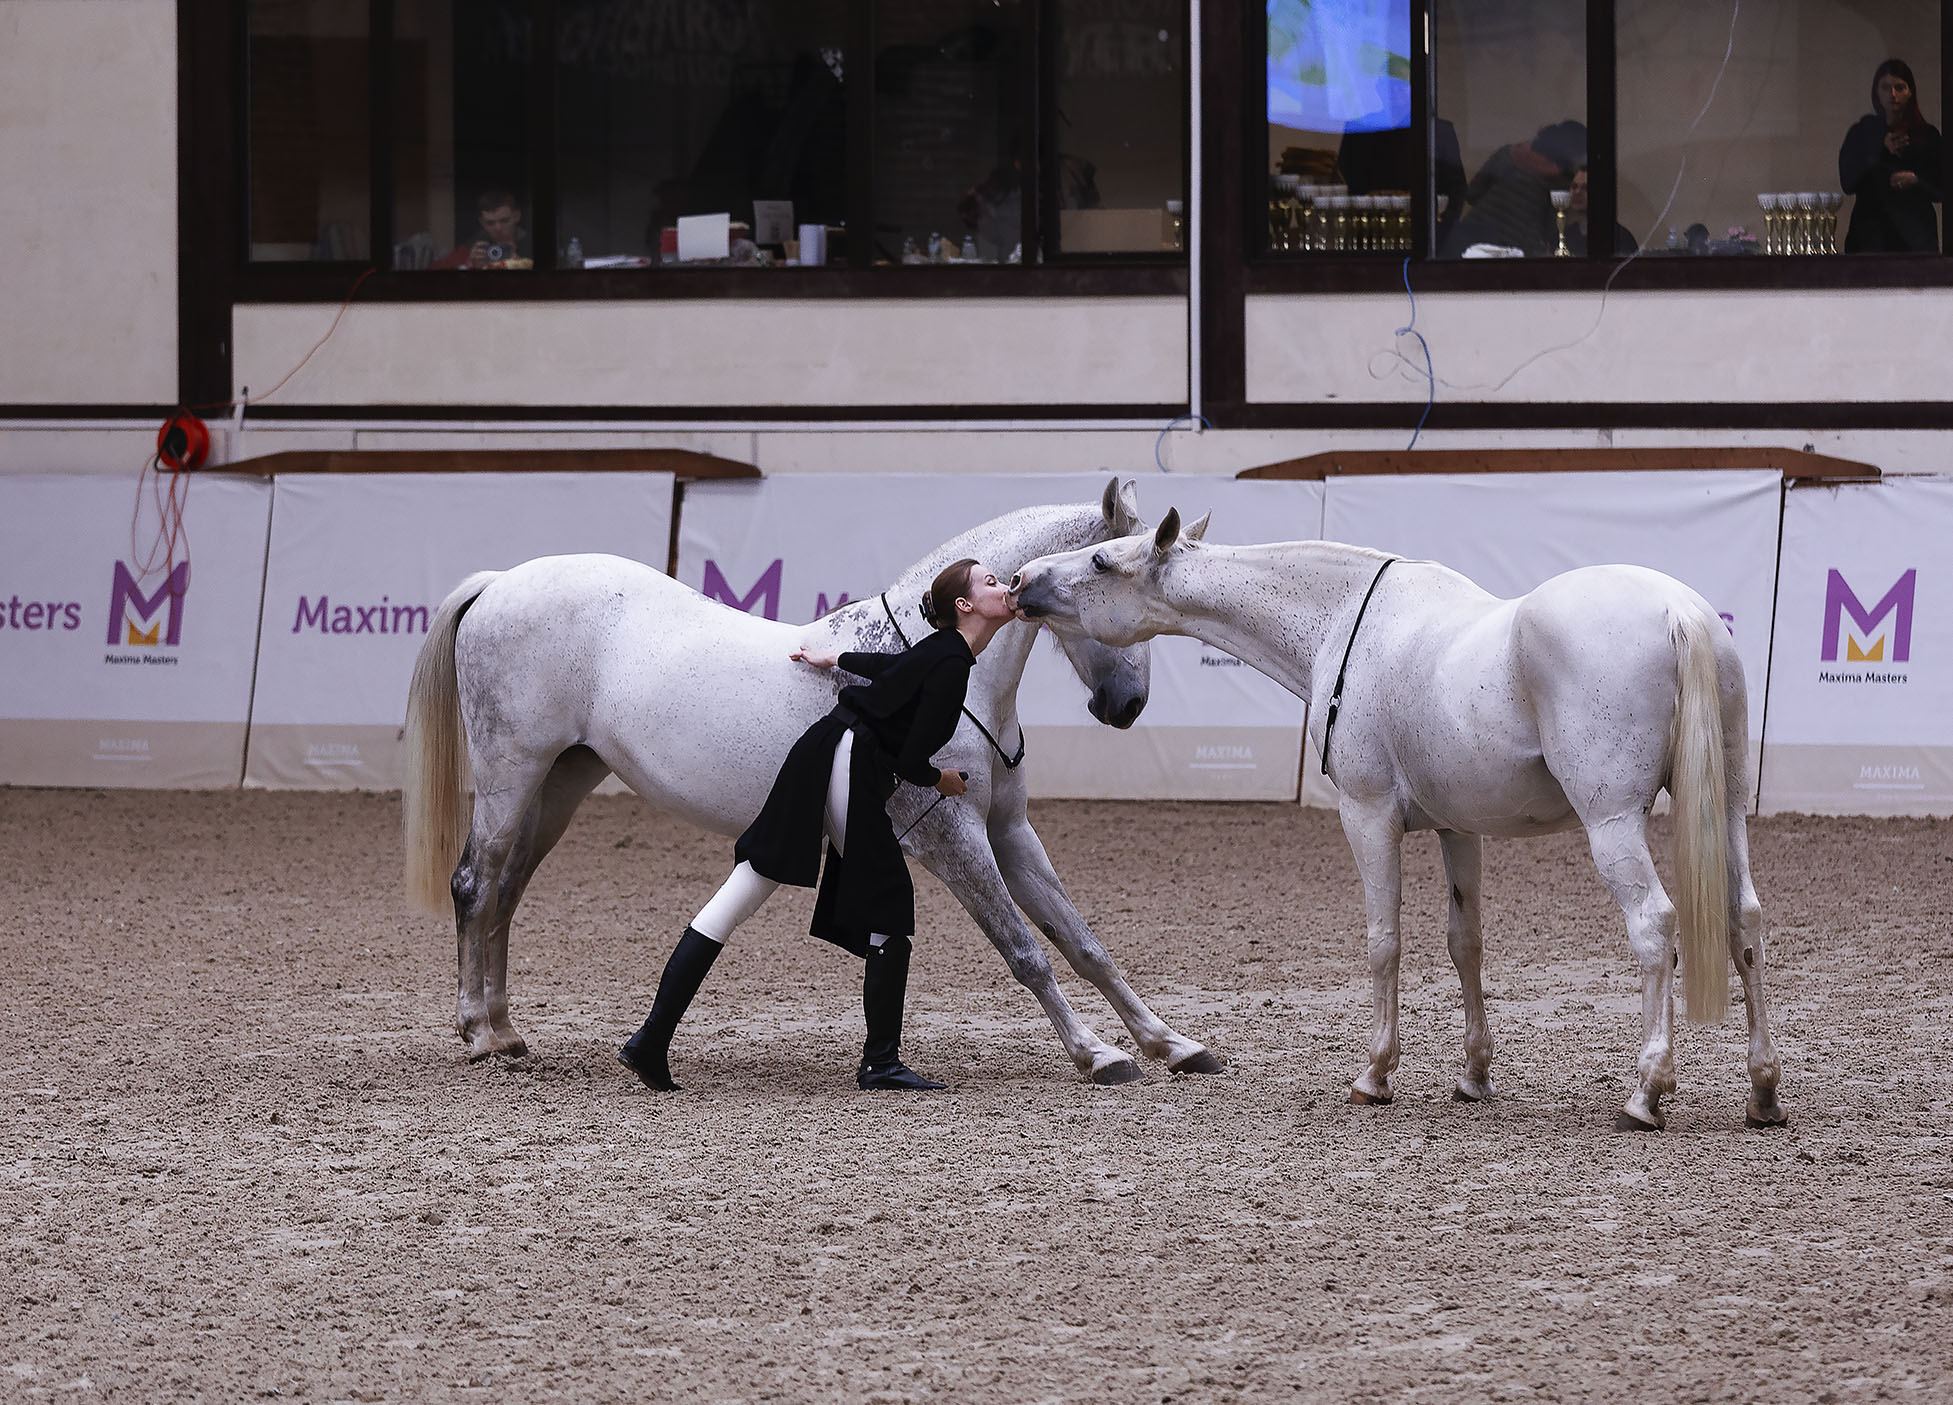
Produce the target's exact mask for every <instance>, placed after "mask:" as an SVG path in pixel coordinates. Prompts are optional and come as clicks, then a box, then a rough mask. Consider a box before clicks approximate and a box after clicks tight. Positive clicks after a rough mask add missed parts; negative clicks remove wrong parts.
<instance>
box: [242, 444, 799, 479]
mask: <svg viewBox="0 0 1953 1405" xmlns="http://www.w3.org/2000/svg"><path fill="white" fill-rule="evenodd" d="M207 471H208V472H211V473H251V474H256V475H258V476H260V477H265V478H271V477H276V476H277V475H279V474H284V473H673V474H676V475H677V476H678V477H680V478H758V477H759V476H760V471H759V470H758V469H757V468H754V467H753V466H752V465H751V464H749V463H738V462H736V461H734V460H732V459H722V458H719V457H718V456H717V455H715V454H702V453H700V452H698V451H697V450H696V449H350V450H341V449H289V450H286V451H285V452H283V453H278V454H265V455H262V456H261V457H258V458H252V459H240V460H239V461H238V462H236V463H223V464H211V465H210V466H209V468H208V470H207Z"/></svg>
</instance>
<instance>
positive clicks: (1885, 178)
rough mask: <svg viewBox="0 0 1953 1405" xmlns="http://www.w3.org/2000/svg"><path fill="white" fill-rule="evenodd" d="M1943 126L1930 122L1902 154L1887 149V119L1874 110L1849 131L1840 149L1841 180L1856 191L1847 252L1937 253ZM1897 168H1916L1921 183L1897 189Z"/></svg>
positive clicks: (1917, 131)
mask: <svg viewBox="0 0 1953 1405" xmlns="http://www.w3.org/2000/svg"><path fill="white" fill-rule="evenodd" d="M1940 150H1941V146H1940V135H1939V128H1937V127H1935V126H1933V125H1932V124H1931V123H1930V122H1929V123H1927V124H1925V125H1924V126H1921V127H1916V128H1914V129H1913V132H1912V140H1911V143H1910V144H1909V145H1908V146H1907V147H1906V149H1905V150H1904V151H1903V152H1901V153H1900V154H1899V155H1897V156H1894V155H1893V154H1892V153H1891V152H1889V151H1887V150H1886V149H1885V119H1884V118H1883V117H1881V116H1880V115H1879V114H1877V113H1875V112H1874V113H1868V114H1866V115H1865V116H1864V117H1861V118H1860V119H1859V120H1858V123H1857V125H1856V126H1854V127H1853V128H1852V129H1851V130H1850V131H1849V132H1846V133H1845V139H1844V145H1842V146H1840V147H1839V148H1838V183H1839V184H1840V185H1842V186H1843V187H1844V191H1845V194H1847V195H1851V196H1855V197H1856V199H1855V200H1854V201H1853V203H1852V206H1851V228H1850V229H1849V230H1848V231H1847V232H1846V234H1845V252H1846V253H1848V254H1871V253H1879V252H1884V251H1890V252H1895V253H1897V252H1905V251H1911V252H1913V253H1922V254H1923V253H1937V252H1938V251H1939V220H1938V219H1937V218H1936V217H1935V215H1934V213H1933V203H1934V202H1935V201H1937V200H1939V199H1941V198H1942V196H1943V192H1942V191H1941V189H1940V182H1941V181H1942V179H1943V178H1944V172H1943V171H1942V169H1941V166H1940V160H1941V157H1940ZM1895 171H1911V172H1912V173H1913V174H1914V175H1916V176H1918V177H1919V183H1918V184H1917V185H1913V186H1909V187H1907V188H1906V189H1904V190H1894V189H1893V188H1892V175H1893V173H1894V172H1895Z"/></svg>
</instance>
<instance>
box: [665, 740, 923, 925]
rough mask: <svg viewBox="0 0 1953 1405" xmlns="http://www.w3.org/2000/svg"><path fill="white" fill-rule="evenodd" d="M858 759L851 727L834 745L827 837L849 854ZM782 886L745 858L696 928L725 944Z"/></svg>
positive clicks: (838, 850) (829, 775)
mask: <svg viewBox="0 0 1953 1405" xmlns="http://www.w3.org/2000/svg"><path fill="white" fill-rule="evenodd" d="M853 758H854V731H853V729H852V728H850V729H849V730H848V731H845V732H843V733H841V740H840V741H838V742H836V743H835V746H834V764H833V766H832V767H830V768H829V770H828V773H827V823H826V830H827V839H828V842H829V843H830V844H832V845H833V846H834V852H835V853H837V854H845V853H847V837H848V767H849V765H850V764H851V763H852V761H853ZM779 886H780V885H779V884H778V883H775V882H774V881H773V880H772V879H771V878H762V877H760V875H759V874H757V873H755V872H754V871H753V866H752V865H751V864H750V863H747V862H745V861H744V860H741V861H740V864H739V866H738V867H737V868H735V869H734V870H733V871H732V877H730V878H728V879H726V881H725V883H724V884H723V885H721V887H720V888H719V891H718V892H716V893H714V894H713V895H712V900H711V901H710V902H708V903H707V904H706V905H705V906H704V907H702V908H700V909H699V913H698V916H696V917H694V918H693V919H692V930H693V931H695V932H697V933H698V934H699V935H700V936H702V937H710V938H711V939H712V940H713V941H715V942H718V943H720V944H722V945H723V944H724V942H725V940H726V938H727V937H730V936H731V935H732V934H733V932H734V931H735V930H736V929H737V928H738V926H739V924H740V923H742V922H744V921H745V920H746V919H747V918H749V917H751V916H752V915H753V914H754V913H756V912H758V911H759V910H760V906H761V904H763V903H764V902H765V901H766V900H767V899H768V898H770V897H772V896H773V890H774V889H775V888H778V887H779ZM869 940H870V941H871V942H872V943H873V944H874V945H876V946H880V945H881V944H882V943H883V942H884V941H886V940H887V938H886V937H884V936H882V934H881V933H879V932H877V933H876V934H874V936H872V937H871V938H870V939H869Z"/></svg>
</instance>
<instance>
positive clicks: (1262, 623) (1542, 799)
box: [1014, 511, 1787, 1130]
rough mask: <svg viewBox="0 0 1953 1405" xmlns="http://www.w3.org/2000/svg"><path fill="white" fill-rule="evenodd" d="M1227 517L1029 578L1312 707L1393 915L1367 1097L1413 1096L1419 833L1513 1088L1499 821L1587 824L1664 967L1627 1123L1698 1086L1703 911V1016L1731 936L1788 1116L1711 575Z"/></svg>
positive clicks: (1755, 1095)
mask: <svg viewBox="0 0 1953 1405" xmlns="http://www.w3.org/2000/svg"><path fill="white" fill-rule="evenodd" d="M1206 526H1207V519H1206V518H1205V517H1202V518H1201V519H1200V521H1199V522H1197V523H1194V524H1193V525H1192V526H1190V527H1189V528H1188V529H1187V530H1186V532H1184V533H1182V532H1181V530H1180V516H1179V513H1178V512H1177V511H1170V512H1168V513H1167V515H1166V517H1165V519H1164V520H1163V521H1162V522H1161V523H1160V526H1159V530H1158V531H1157V532H1156V533H1153V534H1151V535H1147V534H1144V533H1142V534H1140V535H1138V536H1134V537H1129V538H1127V539H1125V540H1122V541H1117V542H1111V543H1107V544H1105V545H1102V546H1098V547H1085V548H1080V549H1076V550H1073V551H1071V552H1068V553H1064V554H1059V555H1054V556H1051V557H1047V558H1044V559H1042V560H1038V561H1033V562H1031V563H1030V564H1029V565H1027V566H1025V567H1024V569H1023V571H1022V572H1021V573H1020V574H1019V577H1018V579H1017V581H1016V582H1014V589H1015V590H1016V591H1017V599H1018V603H1019V604H1020V605H1021V606H1022V607H1023V608H1024V609H1025V611H1026V612H1027V613H1029V614H1031V615H1033V616H1035V617H1038V618H1040V619H1042V620H1044V621H1047V622H1049V623H1051V624H1052V625H1053V626H1054V627H1055V628H1056V629H1057V630H1058V631H1059V633H1060V635H1061V637H1062V635H1063V634H1064V633H1065V632H1066V631H1068V630H1071V629H1082V630H1083V631H1085V632H1086V633H1088V634H1090V635H1092V636H1093V637H1094V638H1097V639H1099V640H1102V641H1104V642H1106V643H1109V644H1114V645H1118V646H1130V645H1133V644H1135V643H1139V642H1141V641H1144V640H1147V639H1151V638H1152V637H1153V636H1154V635H1157V634H1190V635H1192V636H1194V637H1195V638H1197V639H1200V640H1203V641H1204V642H1206V643H1208V644H1212V645H1214V646H1215V647H1216V648H1220V649H1225V650H1227V651H1228V652H1229V653H1231V654H1233V655H1235V656H1236V657H1238V658H1240V659H1242V660H1244V661H1246V662H1247V663H1250V664H1252V665H1253V666H1254V667H1256V668H1258V669H1260V670H1261V671H1262V672H1263V673H1266V674H1267V675H1268V676H1269V677H1271V678H1273V679H1274V680H1275V681H1276V682H1278V683H1280V684H1282V685H1283V686H1284V687H1286V688H1287V689H1289V691H1291V692H1293V693H1294V694H1296V696H1298V697H1300V698H1303V699H1305V700H1307V702H1308V704H1309V734H1310V737H1311V738H1312V739H1313V740H1314V741H1315V743H1316V745H1317V747H1318V748H1319V749H1320V750H1321V752H1322V754H1323V757H1324V765H1325V769H1326V771H1327V773H1328V775H1329V778H1330V779H1331V780H1333V781H1334V782H1335V783H1336V786H1337V788H1338V790H1339V791H1340V792H1341V802H1340V805H1341V813H1342V821H1343V831H1344V833H1345V834H1346V835H1348V837H1349V842H1350V847H1351V849H1353V850H1354V851H1355V854H1356V865H1357V869H1358V871H1359V872H1360V874H1361V876H1362V881H1363V896H1364V907H1365V911H1366V914H1367V917H1368V923H1369V954H1370V971H1371V975H1372V982H1373V992H1374V998H1375V1025H1374V1034H1373V1037H1372V1040H1371V1044H1370V1065H1369V1068H1368V1069H1367V1070H1366V1071H1365V1072H1364V1074H1363V1075H1362V1077H1360V1078H1358V1079H1357V1080H1356V1082H1355V1085H1354V1087H1353V1088H1352V1090H1351V1092H1350V1101H1351V1102H1352V1103H1358V1104H1363V1103H1387V1102H1389V1101H1390V1100H1391V1096H1392V1095H1391V1089H1390V1074H1391V1072H1392V1071H1393V1070H1394V1069H1395V1068H1396V1067H1397V1052H1398V1046H1397V962H1398V932H1397V925H1398V910H1399V906H1400V886H1401V867H1400V865H1401V850H1402V846H1403V836H1404V833H1405V831H1406V830H1415V829H1435V830H1436V831H1437V832H1438V839H1439V842H1440V844H1441V845H1442V847H1443V850H1444V863H1445V872H1446V874H1447V875H1448V877H1449V879H1450V883H1451V913H1450V922H1449V926H1448V930H1447V933H1446V935H1447V937H1448V939H1449V945H1450V949H1451V959H1452V963H1453V964H1454V965H1455V966H1456V967H1457V969H1458V979H1459V982H1460V984H1461V985H1462V986H1463V989H1464V1005H1465V1061H1464V1068H1463V1071H1462V1073H1461V1074H1460V1076H1459V1078H1458V1083H1457V1091H1456V1094H1455V1096H1456V1097H1458V1098H1460V1099H1461V1100H1465V1101H1477V1100H1479V1099H1482V1098H1485V1097H1488V1096H1490V1095H1491V1093H1492V1080H1491V1077H1490V1070H1491V1063H1492V1036H1491V1033H1490V1031H1489V1030H1488V1028H1487V1026H1486V1021H1485V998H1484V992H1483V990H1482V988H1481V985H1480V979H1479V977H1480V963H1481V950H1482V949H1481V945H1480V936H1479V858H1480V855H1479V846H1480V838H1479V837H1480V836H1481V835H1486V834H1491V835H1530V834H1546V833H1550V832H1552V831H1555V830H1561V829H1567V828H1571V827H1572V826H1573V825H1575V824H1579V825H1582V826H1584V827H1585V828H1586V831H1587V842H1588V846H1589V849H1590V851H1591V852H1592V854H1593V859H1594V864H1595V866H1596V867H1597V868H1598V869H1599V870H1600V876H1601V878H1602V880H1603V881H1605V882H1606V884H1607V886H1608V888H1609V889H1610V890H1611V891H1612V893H1613V895H1614V898H1615V900H1616V901H1617V902H1618V903H1619V904H1620V905H1621V911H1622V912H1623V913H1624V914H1625V915H1626V917H1627V929H1628V943H1629V945H1630V946H1631V947H1632V949H1633V951H1634V957H1635V960H1636V961H1637V962H1638V963H1639V965H1640V968H1641V1031H1642V1044H1641V1056H1640V1059H1639V1061H1638V1067H1639V1071H1640V1078H1639V1082H1638V1086H1637V1087H1636V1088H1635V1090H1634V1093H1633V1095H1632V1096H1631V1097H1630V1098H1628V1100H1627V1105H1626V1107H1625V1109H1624V1110H1623V1111H1622V1113H1621V1116H1620V1119H1619V1121H1618V1122H1617V1124H1616V1125H1617V1126H1619V1127H1620V1128H1622V1129H1623V1130H1641V1129H1648V1130H1652V1129H1655V1128H1659V1127H1661V1126H1663V1125H1665V1119H1664V1117H1663V1114H1662V1112H1661V1109H1660V1103H1661V1099H1662V1098H1663V1096H1665V1095H1666V1094H1668V1093H1669V1092H1672V1091H1673V1090H1674V1087H1675V1061H1674V1049H1673V1031H1672V1020H1673V988H1672V973H1673V969H1674V965H1675V961H1676V957H1675V949H1676V935H1677V928H1678V925H1679V929H1680V935H1681V946H1682V952H1683V956H1684V958H1685V976H1684V980H1685V984H1686V987H1687V997H1688V1013H1689V1015H1690V1017H1691V1018H1693V1019H1695V1020H1697V1021H1699V1022H1712V1021H1716V1020H1720V1019H1721V1018H1722V1017H1723V1016H1724V1015H1725V1014H1726V1013H1727V1010H1728V1003H1729V983H1728V967H1727V965H1726V964H1725V962H1726V958H1725V955H1724V952H1725V948H1726V950H1727V953H1728V957H1731V958H1734V960H1735V964H1736V968H1737V971H1738V973H1739V974H1740V976H1741V977H1742V982H1743V996H1744V1005H1745V1011H1746V1013H1747V1015H1748V1017H1749V1075H1750V1097H1749V1106H1748V1121H1749V1123H1750V1125H1751V1126H1770V1125H1775V1124H1778V1123H1782V1122H1784V1121H1786V1120H1787V1119H1786V1115H1785V1113H1784V1110H1783V1108H1782V1107H1781V1106H1780V1105H1779V1103H1778V1101H1777V1093H1776V1089H1777V1080H1778V1073H1779V1070H1778V1064H1777V1055H1776V1050H1775V1048H1774V1046H1773V1045H1772V1044H1771V1042H1770V1029H1769V1021H1768V1019H1767V1017H1766V1015H1765V1012H1764V1004H1763V914H1762V909H1761V907H1760V906H1759V905H1758V903H1757V899H1756V890H1755V888H1754V887H1753V886H1752V884H1751V882H1750V864H1749V841H1748V837H1747V835H1748V831H1747V827H1746V823H1745V819H1744V812H1743V806H1744V798H1745V796H1746V795H1747V794H1748V785H1747V781H1746V771H1747V768H1748V751H1747V742H1748V725H1747V703H1746V701H1745V693H1744V685H1743V670H1742V666H1741V664H1740V663H1739V662H1738V660H1737V657H1736V650H1735V647H1734V645H1733V644H1732V643H1731V642H1730V638H1729V633H1728V630H1727V629H1726V628H1724V626H1723V624H1722V621H1721V620H1720V619H1718V618H1717V616H1716V613H1715V611H1714V610H1712V609H1710V607H1709V605H1708V602H1706V601H1705V600H1703V598H1702V597H1701V596H1699V595H1697V594H1696V593H1695V592H1694V591H1693V590H1690V589H1689V588H1688V587H1687V586H1685V585H1683V584H1682V583H1681V582H1680V581H1677V580H1675V579H1673V578H1672V577H1669V576H1664V575H1662V574H1661V573H1660V572H1657V571H1650V570H1646V569H1644V568H1641V567H1638V566H1593V567H1588V568H1586V569H1583V570H1577V571H1569V572H1567V573H1566V574H1565V575H1561V576H1556V577H1554V578H1553V579H1552V580H1550V581H1547V582H1546V583H1545V584H1544V585H1542V586H1540V587H1539V588H1538V589H1537V590H1534V591H1533V592H1531V593H1530V594H1528V595H1525V596H1522V597H1520V598H1519V599H1517V600H1500V599H1498V598H1497V597H1495V596H1493V595H1491V594H1489V593H1487V592H1486V591H1484V590H1482V589H1480V588H1479V587H1478V586H1476V585H1474V584H1473V583H1472V582H1471V581H1469V580H1467V579H1466V578H1465V577H1463V576H1461V575H1459V574H1458V573H1457V572H1456V571H1453V570H1450V569H1448V568H1447V567H1444V566H1440V565H1438V564H1437V563H1436V562H1432V561H1404V560H1398V559H1395V558H1392V557H1389V556H1386V555H1384V554H1382V553H1380V552H1376V551H1372V550H1369V549H1368V548H1366V547H1360V546H1343V545H1340V544H1338V543H1335V542H1284V543H1279V544H1274V545H1267V546H1246V547H1228V546H1212V545H1208V544H1207V543H1206V542H1204V541H1202V540H1201V537H1202V536H1203V534H1204V533H1205V531H1206ZM1664 786H1666V787H1667V788H1668V790H1669V792H1670V794H1671V796H1672V797H1673V799H1674V811H1675V860H1676V869H1677V872H1678V877H1679V888H1680V901H1681V911H1680V913H1679V922H1678V914H1677V911H1676V907H1675V904H1673V903H1671V902H1670V901H1669V898H1668V895H1667V894H1666V893H1665V892H1664V891H1663V890H1662V885H1661V880H1660V879H1659V878H1658V877H1657V876H1656V873H1655V865H1654V860H1653V858H1652V857H1651V856H1650V855H1649V852H1648V838H1647V824H1648V811H1649V807H1650V806H1652V805H1653V804H1654V801H1655V796H1656V793H1657V792H1658V791H1660V790H1661V789H1662V788H1663V787H1664Z"/></svg>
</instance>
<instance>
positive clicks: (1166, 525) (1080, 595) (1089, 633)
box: [1010, 508, 1211, 649]
mask: <svg viewBox="0 0 1953 1405" xmlns="http://www.w3.org/2000/svg"><path fill="white" fill-rule="evenodd" d="M1208 516H1211V514H1207V515H1203V516H1202V517H1201V518H1200V520H1199V521H1197V522H1195V523H1193V524H1192V525H1190V526H1188V527H1187V528H1186V529H1185V530H1184V531H1183V530H1182V529H1181V526H1180V512H1179V509H1178V508H1169V509H1168V510H1167V514H1166V516H1165V517H1164V518H1163V519H1162V520H1161V522H1160V525H1159V527H1158V528H1157V529H1156V530H1155V531H1152V532H1146V531H1139V532H1135V533H1132V534H1130V535H1127V536H1122V537H1118V538H1116V539H1114V540H1110V541H1106V542H1101V543H1097V544H1094V545H1090V546H1083V547H1079V548H1078V549H1076V550H1073V551H1064V552H1058V553H1056V554H1054V555H1051V556H1040V557H1038V558H1037V559H1036V560H1034V561H1030V562H1027V563H1025V565H1024V566H1022V567H1021V568H1020V569H1019V570H1018V572H1017V574H1016V575H1015V576H1014V577H1012V579H1011V583H1010V587H1011V597H1012V599H1013V601H1014V602H1015V603H1016V605H1017V607H1018V608H1019V609H1021V610H1022V611H1023V612H1024V614H1025V615H1026V616H1027V617H1029V618H1031V619H1034V620H1037V621H1039V622H1040V623H1042V624H1045V625H1047V626H1049V628H1050V629H1051V632H1052V633H1053V634H1055V635H1056V636H1057V637H1058V639H1059V640H1060V641H1065V640H1068V639H1071V638H1075V637H1079V636H1083V637H1086V638H1090V639H1095V640H1098V641H1099V642H1100V643H1102V644H1105V645H1109V646H1111V647H1114V648H1122V649H1129V648H1133V647H1135V646H1138V645H1141V644H1143V643H1145V641H1147V640H1149V639H1151V638H1152V637H1153V636H1154V635H1156V634H1167V633H1172V632H1174V631H1175V630H1176V628H1177V625H1178V621H1179V612H1178V611H1176V610H1175V609H1174V608H1173V606H1172V605H1171V603H1170V602H1169V601H1168V599H1167V590H1166V584H1167V580H1168V578H1169V575H1170V573H1171V570H1172V566H1173V563H1174V561H1175V560H1176V559H1177V558H1179V557H1181V556H1184V555H1185V554H1186V553H1187V552H1190V551H1195V550H1198V549H1199V546H1200V541H1201V538H1202V537H1204V536H1205V535H1206V534H1207V518H1208Z"/></svg>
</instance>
